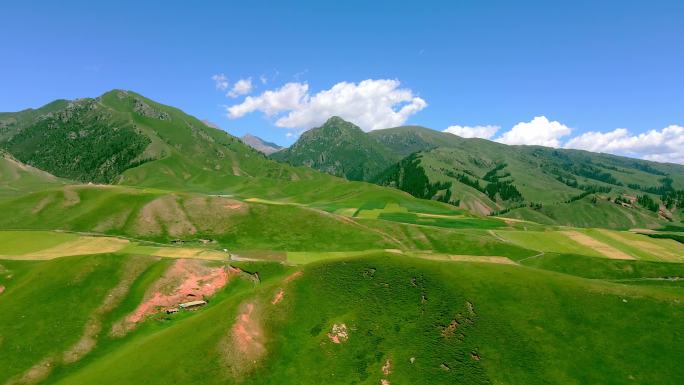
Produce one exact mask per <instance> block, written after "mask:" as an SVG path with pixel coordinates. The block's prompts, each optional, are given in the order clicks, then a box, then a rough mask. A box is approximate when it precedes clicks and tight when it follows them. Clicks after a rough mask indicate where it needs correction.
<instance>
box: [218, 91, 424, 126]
mask: <svg viewBox="0 0 684 385" xmlns="http://www.w3.org/2000/svg"><path fill="white" fill-rule="evenodd" d="M400 85H401V83H400V82H399V81H398V80H390V79H377V80H376V79H368V80H364V81H361V82H359V83H352V82H340V83H337V84H335V85H334V86H333V87H332V88H330V89H327V90H323V91H320V92H318V93H316V94H313V95H312V94H310V93H309V85H308V84H306V83H299V82H293V83H287V84H285V85H284V86H282V87H281V88H279V89H275V90H268V91H265V92H264V93H262V94H261V95H259V96H248V97H247V98H245V100H244V101H243V102H242V103H240V104H236V105H233V106H229V107H227V111H228V116H229V117H230V118H233V119H235V118H239V117H242V116H244V115H246V114H248V113H251V112H255V111H261V112H263V113H264V114H266V115H267V116H277V117H278V118H277V120H276V122H275V124H276V126H278V127H286V128H299V129H309V128H311V127H314V126H318V125H320V124H322V123H323V122H325V121H326V120H327V119H328V118H329V117H331V116H333V115H336V116H340V117H341V118H343V119H346V120H349V121H351V122H353V123H354V124H356V125H358V126H359V127H361V128H362V129H363V130H365V131H371V130H376V129H380V128H387V127H394V126H400V125H402V124H404V122H406V120H407V119H408V118H409V117H410V116H411V115H413V114H415V113H416V112H418V111H420V110H422V109H423V108H425V107H426V106H427V103H426V102H425V100H423V99H421V98H420V97H417V96H415V95H414V94H413V92H412V91H411V90H410V89H407V88H400Z"/></svg>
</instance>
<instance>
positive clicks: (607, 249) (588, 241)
mask: <svg viewBox="0 0 684 385" xmlns="http://www.w3.org/2000/svg"><path fill="white" fill-rule="evenodd" d="M562 233H563V234H565V236H567V237H568V238H570V239H572V240H573V241H575V242H577V243H579V244H581V245H584V246H587V247H591V248H592V249H594V250H595V251H597V252H599V253H601V254H603V255H605V256H606V257H607V258H611V259H634V257H633V256H631V255H629V254H627V253H624V252H622V251H620V250H618V249H616V248H614V247H613V246H610V245H607V244H605V243H603V242H601V241H599V240H596V239H594V238H592V237H590V236H588V235H586V234H584V233H581V232H579V231H563V232H562Z"/></svg>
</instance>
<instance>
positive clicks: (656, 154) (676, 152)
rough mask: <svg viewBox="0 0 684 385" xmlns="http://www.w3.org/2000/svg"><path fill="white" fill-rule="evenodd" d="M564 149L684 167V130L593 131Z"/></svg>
mask: <svg viewBox="0 0 684 385" xmlns="http://www.w3.org/2000/svg"><path fill="white" fill-rule="evenodd" d="M564 147H566V148H577V149H582V150H588V151H594V152H608V153H613V154H618V155H627V156H632V157H638V158H643V159H648V160H653V161H657V162H673V163H683V164H684V127H682V126H677V125H671V126H668V127H665V128H663V129H662V130H650V131H647V132H644V133H641V134H637V135H632V134H630V133H629V131H628V130H626V129H624V128H618V129H615V130H613V131H609V132H605V133H604V132H597V131H590V132H585V133H584V134H582V135H579V136H577V137H575V138H572V139H570V140H569V141H568V142H567V143H566V144H565V146H564Z"/></svg>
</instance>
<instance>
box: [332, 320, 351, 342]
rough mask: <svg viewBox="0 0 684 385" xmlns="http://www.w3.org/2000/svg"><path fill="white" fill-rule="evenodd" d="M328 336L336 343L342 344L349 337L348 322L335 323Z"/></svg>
mask: <svg viewBox="0 0 684 385" xmlns="http://www.w3.org/2000/svg"><path fill="white" fill-rule="evenodd" d="M328 338H329V339H330V341H332V342H333V343H335V344H341V343H343V342H346V341H347V340H348V339H349V332H348V331H347V325H346V324H334V325H333V326H332V328H331V330H330V333H328Z"/></svg>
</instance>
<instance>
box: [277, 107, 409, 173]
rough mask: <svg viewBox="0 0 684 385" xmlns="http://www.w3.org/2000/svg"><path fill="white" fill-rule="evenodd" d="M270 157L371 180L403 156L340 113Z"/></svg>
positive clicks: (295, 164)
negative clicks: (346, 119) (341, 116)
mask: <svg viewBox="0 0 684 385" xmlns="http://www.w3.org/2000/svg"><path fill="white" fill-rule="evenodd" d="M271 157H272V158H273V159H276V160H280V161H284V162H287V163H290V164H292V165H294V166H307V167H311V168H313V169H316V170H319V171H323V172H327V173H329V174H332V175H336V176H342V177H345V178H347V179H349V180H364V181H368V180H371V179H372V178H373V177H375V176H376V175H377V174H379V173H380V172H382V171H383V170H384V169H385V168H387V167H388V166H389V165H390V164H392V163H393V162H396V161H398V160H399V159H400V158H401V157H400V156H399V155H397V154H395V153H393V152H392V151H390V150H389V149H388V148H386V147H385V146H384V145H383V144H382V143H380V142H378V141H377V140H376V139H375V138H373V137H370V136H369V135H367V134H366V133H365V132H363V130H361V129H360V128H359V127H357V126H356V125H354V124H352V123H350V122H347V121H345V120H343V119H342V118H340V117H337V116H333V117H331V118H330V119H328V120H327V121H326V122H325V123H324V124H323V125H322V126H320V127H316V128H313V129H311V130H308V131H306V132H304V133H303V134H302V135H301V136H300V137H299V139H298V140H297V142H296V143H295V144H294V145H292V146H291V147H290V148H287V149H284V150H282V151H279V152H277V153H275V154H273V155H272V156H271Z"/></svg>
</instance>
